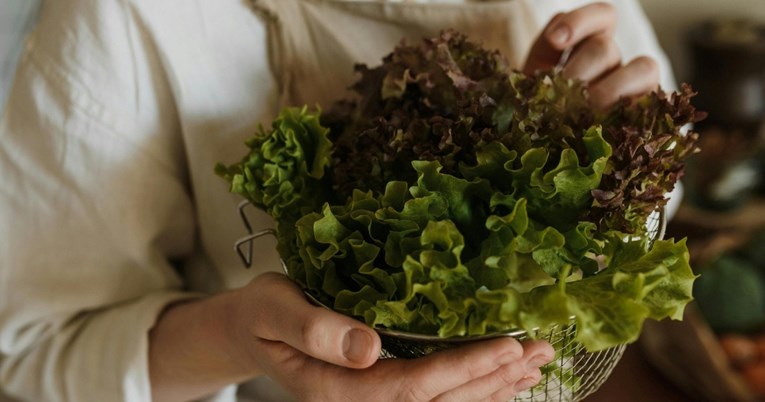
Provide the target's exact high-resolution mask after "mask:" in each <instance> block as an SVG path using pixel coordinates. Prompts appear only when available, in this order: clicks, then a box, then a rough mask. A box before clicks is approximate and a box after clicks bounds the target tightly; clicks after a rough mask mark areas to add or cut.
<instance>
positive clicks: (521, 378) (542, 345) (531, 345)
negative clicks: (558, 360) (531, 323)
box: [436, 342, 555, 402]
mask: <svg viewBox="0 0 765 402" xmlns="http://www.w3.org/2000/svg"><path fill="white" fill-rule="evenodd" d="M554 356H555V351H554V350H553V348H552V346H550V344H549V343H547V342H527V343H525V344H524V354H523V356H522V357H520V358H519V359H518V360H516V361H514V362H510V363H508V364H505V365H503V366H502V367H500V368H499V369H497V370H495V371H493V372H491V373H490V374H487V375H485V376H482V377H480V378H478V379H475V380H472V381H470V382H467V383H465V384H464V385H462V386H459V387H457V388H454V389H452V390H450V391H448V392H446V393H444V394H441V395H440V396H439V397H438V398H437V399H436V401H437V402H460V401H483V400H494V399H492V398H494V397H496V396H502V397H504V398H505V399H502V401H507V400H509V399H511V398H512V397H513V396H515V394H516V393H518V392H521V391H523V390H525V389H528V388H530V387H531V386H533V385H536V383H537V382H538V381H539V379H540V378H541V374H540V372H539V367H541V366H543V365H545V364H547V363H549V362H550V361H552V359H553V357H554Z"/></svg>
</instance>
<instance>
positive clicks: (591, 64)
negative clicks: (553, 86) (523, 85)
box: [523, 3, 659, 108]
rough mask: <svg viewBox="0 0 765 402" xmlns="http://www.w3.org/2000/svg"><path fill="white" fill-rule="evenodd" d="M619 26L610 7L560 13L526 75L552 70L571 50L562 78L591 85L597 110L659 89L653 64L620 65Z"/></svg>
mask: <svg viewBox="0 0 765 402" xmlns="http://www.w3.org/2000/svg"><path fill="white" fill-rule="evenodd" d="M616 21H617V15H616V9H615V8H614V6H612V5H611V4H608V3H592V4H588V5H586V6H583V7H581V8H578V9H575V10H573V11H571V12H568V13H561V14H557V15H556V16H555V17H553V18H552V19H551V20H550V22H549V23H548V24H547V26H546V27H545V29H544V30H543V31H542V33H541V34H540V35H539V37H538V38H537V39H536V41H535V42H534V44H533V45H532V47H531V51H530V52H529V57H528V59H527V60H526V64H525V66H524V68H523V72H524V73H526V74H531V73H533V72H534V71H536V70H539V69H551V68H553V67H554V66H556V65H558V63H559V61H560V59H561V56H562V55H563V53H564V52H565V51H566V49H569V48H570V49H571V53H570V56H569V58H568V60H567V61H565V64H564V65H563V70H562V73H563V75H564V77H566V78H577V79H580V80H583V81H586V82H588V83H589V85H588V88H589V89H588V90H589V93H590V100H591V102H592V104H593V105H594V106H595V107H598V108H605V107H608V106H610V105H612V104H613V103H615V102H616V101H617V100H618V99H619V98H620V97H623V96H626V97H631V96H638V95H642V94H645V93H648V92H650V91H652V90H655V89H656V88H657V87H658V85H659V67H658V64H657V63H656V61H655V60H653V59H652V58H650V57H647V56H640V57H637V58H635V59H633V60H631V61H629V62H628V63H627V64H623V63H622V58H621V54H620V52H619V48H618V47H617V45H616V42H615V41H614V32H615V30H616Z"/></svg>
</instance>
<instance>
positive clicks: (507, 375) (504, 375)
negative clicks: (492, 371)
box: [496, 364, 521, 387]
mask: <svg viewBox="0 0 765 402" xmlns="http://www.w3.org/2000/svg"><path fill="white" fill-rule="evenodd" d="M496 375H497V377H499V379H500V380H501V381H502V384H503V385H504V386H507V387H512V386H515V383H516V382H518V379H519V378H520V375H521V370H520V368H519V367H518V365H517V364H514V365H507V366H504V367H502V368H501V369H499V370H497V372H496Z"/></svg>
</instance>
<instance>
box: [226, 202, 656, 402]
mask: <svg viewBox="0 0 765 402" xmlns="http://www.w3.org/2000/svg"><path fill="white" fill-rule="evenodd" d="M248 205H251V204H250V203H249V202H247V201H244V202H242V203H241V204H240V205H239V214H240V216H241V217H242V220H243V222H244V226H245V228H246V229H247V231H248V233H249V234H248V235H247V236H245V237H243V238H241V239H239V240H238V241H237V242H236V245H235V249H236V251H237V253H238V254H239V257H240V258H241V259H242V262H243V263H244V264H245V265H246V266H247V267H250V266H251V265H252V257H253V256H252V251H253V248H252V244H253V241H254V240H255V239H257V238H259V237H262V236H266V235H275V234H276V232H275V231H274V230H273V229H265V230H261V231H258V232H254V231H253V229H252V225H250V222H249V220H248V218H247V214H246V211H245V210H246V208H247V206H248ZM647 226H648V234H649V236H650V240H651V243H653V242H654V241H656V240H660V239H661V238H663V237H664V232H665V230H666V219H665V217H664V210H663V209H657V210H656V211H655V212H654V213H653V214H651V215H650V216H649V218H648V222H647ZM282 266H283V267H284V270H285V273H286V272H287V269H286V266H284V264H282ZM306 296H307V298H308V299H309V300H310V301H311V302H312V303H314V304H316V305H319V306H322V307H324V308H327V309H330V308H329V307H328V306H326V305H324V304H323V303H321V302H320V301H319V300H317V299H316V298H314V297H313V296H312V295H311V294H309V293H308V292H306ZM375 330H376V331H377V332H378V333H379V334H380V339H381V341H382V352H381V353H380V358H381V359H391V358H404V359H411V358H417V357H421V356H425V355H428V354H430V353H433V352H437V351H440V350H444V349H449V348H454V347H457V346H460V345H464V344H465V343H468V342H478V341H481V340H487V339H493V338H498V337H504V336H510V337H513V338H515V339H517V340H518V341H525V340H530V339H544V340H546V341H548V342H549V343H550V344H551V345H552V346H553V348H554V349H555V359H554V360H553V361H552V362H550V363H549V364H547V365H545V366H543V367H542V368H541V371H542V379H541V381H540V382H539V384H538V385H537V386H535V387H533V388H531V389H529V390H526V391H524V392H521V393H520V394H518V395H517V396H516V397H515V398H514V399H513V402H532V401H533V402H542V401H561V402H563V401H566V402H576V401H581V400H582V399H584V398H586V397H587V396H588V395H590V394H592V393H593V392H595V391H596V390H597V389H598V388H599V387H600V386H601V385H602V384H603V382H605V380H606V379H607V378H608V376H609V375H610V374H611V372H612V371H613V369H614V367H615V366H616V363H618V362H619V359H621V357H622V354H623V353H624V349H625V348H626V345H619V346H616V347H613V348H610V349H606V350H602V351H599V352H588V351H587V350H585V349H584V346H582V345H581V344H579V343H578V342H576V341H575V339H576V317H571V319H570V322H569V323H568V324H566V325H556V326H553V327H552V328H548V329H544V330H535V331H533V333H529V332H527V331H524V330H513V331H506V332H497V333H492V334H487V335H480V336H462V337H452V338H441V337H438V336H435V335H423V334H415V333H409V332H402V331H395V330H390V329H383V328H375Z"/></svg>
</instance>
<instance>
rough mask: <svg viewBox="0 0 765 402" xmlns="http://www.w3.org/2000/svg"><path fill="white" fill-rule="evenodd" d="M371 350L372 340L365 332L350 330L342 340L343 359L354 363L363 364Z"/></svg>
mask: <svg viewBox="0 0 765 402" xmlns="http://www.w3.org/2000/svg"><path fill="white" fill-rule="evenodd" d="M371 348H372V338H371V337H370V336H369V334H367V333H366V332H365V331H362V330H360V329H352V330H350V331H348V332H347V333H346V334H345V339H343V354H344V355H345V358H346V359H348V360H350V361H352V362H356V363H364V362H366V360H367V357H368V356H369V349H371Z"/></svg>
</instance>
